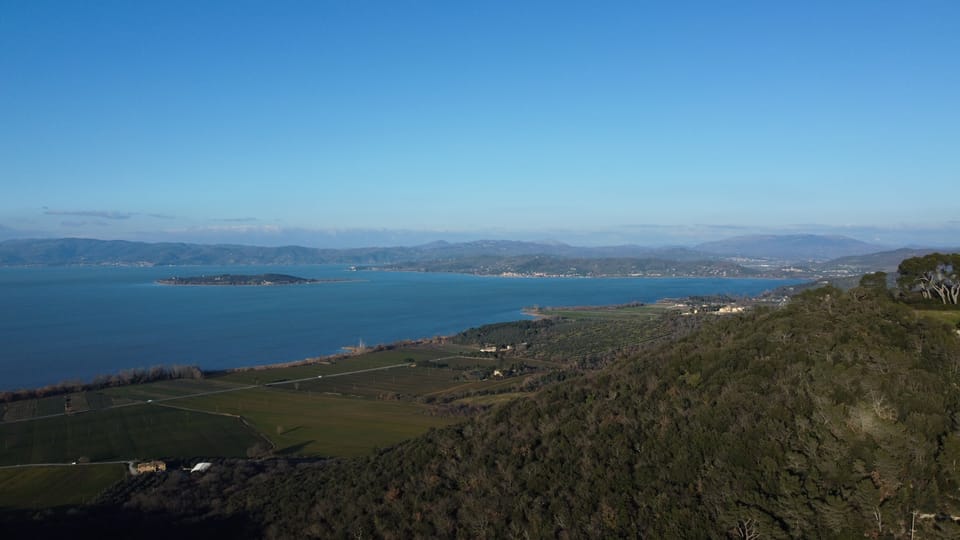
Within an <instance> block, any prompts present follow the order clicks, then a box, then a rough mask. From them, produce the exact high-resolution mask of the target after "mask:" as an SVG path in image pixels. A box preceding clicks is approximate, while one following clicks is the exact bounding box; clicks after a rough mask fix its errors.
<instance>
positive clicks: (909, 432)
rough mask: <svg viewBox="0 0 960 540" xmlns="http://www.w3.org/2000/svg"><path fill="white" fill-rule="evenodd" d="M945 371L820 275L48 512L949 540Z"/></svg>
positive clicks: (909, 313) (955, 446) (911, 326)
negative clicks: (326, 441) (476, 403)
mask: <svg viewBox="0 0 960 540" xmlns="http://www.w3.org/2000/svg"><path fill="white" fill-rule="evenodd" d="M958 376H960V337H958V336H957V333H956V329H955V328H953V327H951V326H950V325H949V324H947V323H943V322H938V321H936V320H933V319H927V318H925V317H923V316H921V315H918V314H917V312H915V311H914V310H913V309H912V308H910V307H908V306H905V305H902V304H898V303H896V302H894V301H893V300H892V299H891V298H890V296H889V295H888V294H887V293H886V291H885V290H881V289H879V288H869V287H868V288H864V287H860V288H855V289H852V290H851V291H849V292H842V291H840V290H838V289H834V288H829V287H828V288H823V289H818V290H815V291H810V292H807V293H804V294H802V295H800V296H799V297H797V298H795V299H794V301H793V302H791V303H790V305H788V306H787V307H785V308H782V309H778V310H773V309H757V310H755V311H753V312H750V313H748V314H745V315H743V316H736V317H730V318H717V320H716V321H715V322H712V323H710V324H706V325H704V326H703V327H702V328H701V329H700V330H698V331H697V332H695V333H693V334H691V335H689V336H687V337H685V338H682V339H678V340H676V341H674V342H671V343H668V344H666V345H664V346H662V347H659V348H657V349H655V350H653V351H649V352H643V353H641V354H639V355H634V356H631V357H629V358H623V359H621V360H619V361H616V362H614V363H613V364H611V365H609V366H608V367H606V368H604V369H603V370H600V371H594V372H588V373H587V374H586V375H584V376H580V377H576V378H573V379H572V380H568V381H566V382H561V383H558V384H556V385H553V386H551V387H548V388H546V389H545V390H543V391H541V392H540V393H538V394H536V395H534V396H533V397H529V398H522V399H518V400H515V401H512V402H509V403H507V404H505V405H502V406H500V407H499V408H496V409H494V410H493V411H491V412H490V413H487V414H484V415H481V416H479V417H476V418H473V419H471V420H469V421H467V422H466V423H464V424H461V425H459V426H455V427H451V428H445V429H439V430H434V431H431V432H430V433H428V434H427V435H426V436H423V437H421V438H418V439H415V440H412V441H409V442H407V443H403V444H401V445H399V446H397V447H394V448H390V449H386V450H382V451H380V452H379V453H377V454H376V455H374V456H372V457H369V458H364V459H356V460H342V461H331V462H327V463H322V464H316V463H312V464H296V463H287V462H270V463H245V464H238V465H237V466H236V467H221V468H219V470H218V471H216V472H213V471H212V474H209V475H206V476H203V477H191V476H187V475H179V474H172V475H169V476H168V477H167V478H165V479H143V478H141V479H138V480H134V481H131V482H129V483H127V484H124V485H123V486H122V487H121V488H118V489H117V490H114V491H113V492H110V493H108V494H106V495H105V496H104V498H103V499H102V501H103V506H101V507H94V508H89V509H87V510H85V511H82V512H80V513H78V514H76V515H75V516H73V517H64V518H63V519H65V520H66V522H64V523H65V524H79V523H82V522H84V521H89V520H100V519H103V520H105V519H106V518H107V516H112V521H111V525H109V527H121V526H122V525H120V523H122V522H123V518H122V516H124V515H128V516H129V515H135V516H140V517H138V519H141V518H142V517H143V514H140V512H144V513H145V515H146V518H147V519H153V520H155V521H156V522H157V523H162V524H163V525H162V527H160V528H158V529H156V530H157V531H161V530H167V528H171V527H172V528H182V529H178V530H181V532H183V531H190V530H193V527H195V526H204V527H206V526H209V524H211V523H217V524H223V526H224V527H226V528H224V529H222V530H223V531H227V530H229V531H231V533H233V534H236V535H240V536H253V537H258V536H261V535H263V536H266V537H274V538H293V537H319V538H330V537H333V538H348V537H349V538H361V537H362V538H378V537H384V538H412V537H457V538H524V537H529V538H546V537H557V538H590V537H643V538H818V537H819V538H854V537H857V538H861V537H868V538H911V537H915V538H955V537H957V535H960V526H958V525H956V524H955V523H954V521H953V519H952V517H951V516H958V515H960V432H958V429H960V414H958V413H960V388H958V386H957V383H956V381H957V378H958ZM120 508H122V509H123V510H122V512H121V511H120ZM118 512H119V513H118ZM130 512H133V513H132V514H131V513H130ZM204 524H206V525H204ZM47 527H50V528H49V529H47V530H48V531H50V530H54V525H53V524H48V525H47ZM109 527H108V528H109Z"/></svg>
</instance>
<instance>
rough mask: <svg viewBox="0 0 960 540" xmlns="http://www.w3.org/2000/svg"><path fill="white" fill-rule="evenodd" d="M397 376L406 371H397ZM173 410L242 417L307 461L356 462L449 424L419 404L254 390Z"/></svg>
mask: <svg viewBox="0 0 960 540" xmlns="http://www.w3.org/2000/svg"><path fill="white" fill-rule="evenodd" d="M397 369H400V370H403V369H406V368H397ZM171 404H176V406H177V407H184V408H189V409H194V410H204V411H210V412H217V413H229V414H236V415H242V416H243V417H244V418H245V419H246V420H247V421H249V422H250V423H251V424H252V425H253V426H254V427H256V428H257V429H258V430H259V431H260V432H261V433H263V434H264V435H265V436H266V437H267V438H269V439H270V441H271V442H273V444H274V445H275V446H276V448H277V452H278V453H281V454H290V455H305V456H359V455H366V454H369V453H370V452H371V451H373V450H374V449H375V448H378V447H385V446H389V445H392V444H396V443H398V442H400V441H403V440H405V439H409V438H411V437H415V436H417V435H420V434H421V433H424V432H425V431H427V430H428V429H429V428H431V427H438V426H443V425H447V424H451V423H453V422H455V421H456V420H454V419H451V418H444V417H437V416H429V415H428V414H426V413H427V412H428V410H429V409H428V408H427V407H426V406H424V405H420V404H417V403H410V402H403V401H380V400H370V399H358V398H346V397H336V396H328V395H323V394H319V393H316V392H306V391H299V392H298V391H295V390H286V389H280V388H254V389H250V390H242V391H238V392H231V393H226V394H214V395H209V396H199V397H195V398H186V399H183V400H177V401H174V402H171Z"/></svg>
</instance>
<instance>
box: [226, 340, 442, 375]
mask: <svg viewBox="0 0 960 540" xmlns="http://www.w3.org/2000/svg"><path fill="white" fill-rule="evenodd" d="M444 356H450V353H449V352H447V351H445V350H442V349H434V348H425V347H410V348H402V349H394V350H390V351H377V352H371V353H366V354H362V355H358V356H353V357H348V358H344V359H342V360H337V361H336V362H333V363H319V362H318V363H315V364H306V365H302V366H293V367H286V368H267V369H251V370H246V371H235V372H230V373H225V374H223V375H216V376H215V380H221V381H229V382H233V383H240V384H267V383H273V382H280V381H289V380H294V379H303V378H306V377H316V376H318V375H334V374H337V373H346V372H350V371H359V370H363V369H372V368H380V367H385V366H390V365H395V364H402V363H404V362H410V361H412V362H421V361H424V360H431V359H434V358H441V357H444Z"/></svg>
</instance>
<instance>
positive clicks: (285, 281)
mask: <svg viewBox="0 0 960 540" xmlns="http://www.w3.org/2000/svg"><path fill="white" fill-rule="evenodd" d="M333 281H348V280H345V279H310V278H302V277H297V276H290V275H287V274H257V275H254V276H247V275H241V274H218V275H215V276H193V277H176V276H174V277H172V278H167V279H158V280H157V283H160V284H161V285H256V286H269V285H300V284H304V283H324V282H333Z"/></svg>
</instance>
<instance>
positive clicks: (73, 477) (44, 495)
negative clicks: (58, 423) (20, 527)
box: [0, 464, 127, 511]
mask: <svg viewBox="0 0 960 540" xmlns="http://www.w3.org/2000/svg"><path fill="white" fill-rule="evenodd" d="M126 468H127V467H126V465H122V464H112V465H74V466H65V467H25V468H19V469H0V511H2V510H4V509H35V508H50V507H54V506H64V505H73V504H82V503H86V502H89V501H91V500H92V499H94V498H95V497H96V496H97V495H99V494H100V492H102V491H103V490H104V489H106V488H108V487H110V486H111V485H113V484H115V483H116V482H118V481H120V480H122V479H123V478H124V477H125V476H126Z"/></svg>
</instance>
